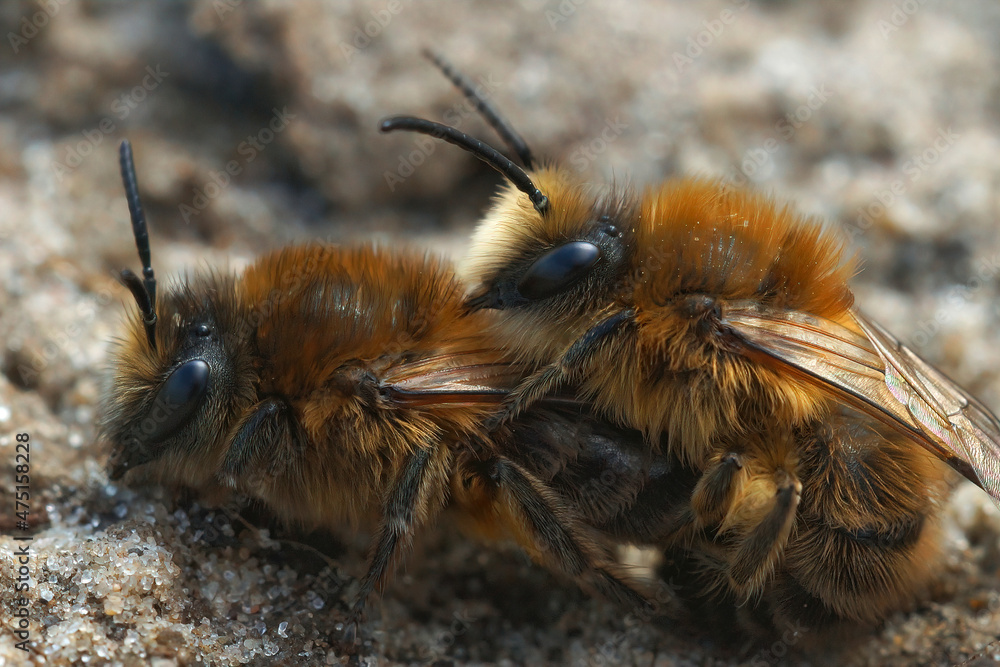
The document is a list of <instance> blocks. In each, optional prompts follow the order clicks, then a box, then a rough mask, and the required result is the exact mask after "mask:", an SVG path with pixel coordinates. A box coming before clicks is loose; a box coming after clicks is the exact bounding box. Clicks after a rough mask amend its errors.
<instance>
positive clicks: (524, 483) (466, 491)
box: [456, 458, 653, 609]
mask: <svg viewBox="0 0 1000 667" xmlns="http://www.w3.org/2000/svg"><path fill="white" fill-rule="evenodd" d="M459 477H460V478H464V479H465V481H464V488H463V490H462V491H460V493H459V494H457V497H456V501H458V503H459V505H460V506H462V507H463V508H464V509H466V510H469V515H470V516H473V517H474V515H475V514H479V515H480V519H479V520H480V523H492V522H495V521H496V519H497V518H498V517H499V519H500V521H501V522H502V523H504V525H505V526H506V528H507V530H508V532H509V533H510V535H511V536H513V537H514V538H515V539H516V540H517V542H518V543H519V544H520V545H521V547H522V548H524V549H525V551H527V552H528V553H529V554H530V555H531V556H532V557H533V558H534V559H535V560H536V561H538V562H540V563H542V564H545V565H548V566H550V567H552V568H553V569H555V570H556V571H558V572H563V573H565V574H567V575H568V576H570V577H572V578H573V579H574V580H576V582H577V583H578V584H579V585H580V586H581V587H582V588H584V589H586V590H591V591H596V592H597V593H599V594H600V595H602V596H604V597H605V598H607V599H609V600H612V601H613V602H616V603H619V604H621V605H623V606H625V607H627V608H633V609H634V608H646V607H648V606H650V605H651V604H653V603H651V601H650V600H648V599H647V598H646V597H645V596H643V595H642V594H640V593H639V592H637V591H636V590H634V589H633V588H632V587H630V586H629V585H628V584H626V583H625V582H624V581H623V580H622V579H621V578H620V577H618V576H617V575H616V574H615V573H614V572H613V571H612V569H611V563H610V561H611V558H610V556H604V555H601V554H600V551H601V548H600V546H599V545H598V544H597V543H596V542H595V541H594V540H592V539H589V538H588V537H587V536H586V535H584V533H583V532H582V531H581V530H580V528H579V527H578V525H577V522H576V520H575V518H574V517H573V515H572V513H571V511H570V510H569V509H568V508H567V507H566V505H565V503H563V502H562V500H561V499H560V498H559V497H558V496H557V494H556V493H555V492H554V491H552V490H551V489H549V488H547V487H546V486H545V484H544V483H543V482H542V481H541V480H539V479H538V478H536V477H535V476H533V475H532V474H531V473H530V472H528V471H527V470H525V469H524V468H522V467H521V466H519V465H517V464H516V463H514V462H513V461H510V460H508V459H504V458H494V459H492V460H489V461H485V462H484V461H478V462H476V463H475V464H473V465H472V466H471V467H470V469H469V470H464V471H461V474H460V475H459ZM477 508H478V510H477ZM484 508H485V509H486V511H483V509H484ZM474 518H475V517H474ZM483 532H484V533H487V534H495V528H493V529H491V526H488V525H487V526H483Z"/></svg>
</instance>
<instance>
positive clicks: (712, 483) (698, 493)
mask: <svg viewBox="0 0 1000 667" xmlns="http://www.w3.org/2000/svg"><path fill="white" fill-rule="evenodd" d="M742 470H743V456H741V455H740V454H738V453H736V452H729V453H727V454H725V455H724V456H722V457H721V458H720V459H719V461H718V462H717V463H716V464H715V465H713V466H711V467H710V468H709V469H708V470H707V471H706V472H705V474H704V475H702V477H701V479H699V480H698V483H697V484H696V485H695V487H694V492H693V493H692V494H691V509H692V510H693V511H694V514H695V516H696V517H697V518H698V522H699V523H700V524H701V525H702V526H703V527H708V526H718V525H719V524H720V523H722V520H723V519H724V518H725V516H726V514H728V513H729V508H730V507H732V505H733V498H735V497H736V495H737V493H738V491H739V487H740V481H741V477H740V471H742Z"/></svg>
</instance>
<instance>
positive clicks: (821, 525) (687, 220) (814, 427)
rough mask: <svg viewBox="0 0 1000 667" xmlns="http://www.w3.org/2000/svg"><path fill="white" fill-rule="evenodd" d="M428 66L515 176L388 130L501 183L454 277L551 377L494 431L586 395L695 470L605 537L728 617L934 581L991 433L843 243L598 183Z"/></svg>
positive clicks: (717, 194) (815, 226) (902, 597)
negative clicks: (914, 346)
mask: <svg viewBox="0 0 1000 667" xmlns="http://www.w3.org/2000/svg"><path fill="white" fill-rule="evenodd" d="M429 57H430V59H431V60H432V61H434V63H435V64H436V65H437V66H438V68H439V69H441V70H442V71H443V72H444V74H445V75H446V76H447V77H448V78H449V79H451V81H452V82H453V83H454V84H455V85H456V86H457V87H458V88H459V89H460V90H462V91H463V92H464V94H465V95H466V96H467V97H468V98H469V99H470V100H471V101H473V102H474V103H475V105H476V106H477V108H478V109H479V110H480V111H481V113H482V115H483V117H484V118H485V119H486V121H487V122H488V124H489V125H490V126H491V127H492V128H493V129H494V130H496V132H497V133H498V135H499V136H500V138H501V139H502V140H503V142H504V143H505V144H506V146H507V147H508V148H509V149H510V150H511V151H512V152H513V153H514V154H515V155H516V156H517V157H518V158H519V160H520V162H521V163H522V164H523V165H524V167H523V168H522V167H521V166H519V165H517V164H516V163H515V162H513V161H512V160H510V159H508V158H507V157H505V156H503V155H502V154H501V153H500V152H499V151H497V150H496V149H494V148H493V147H491V146H489V145H488V144H485V143H484V142H482V141H479V140H477V139H474V138H472V137H470V136H468V135H466V134H464V133H462V132H460V131H458V130H457V129H455V128H453V127H450V126H447V125H443V124H440V123H436V122H432V121H429V120H426V119H421V118H416V117H413V116H397V117H392V118H388V119H386V120H384V121H382V123H381V125H380V129H381V130H382V131H384V132H392V131H399V130H404V131H413V132H419V133H424V134H429V135H432V136H435V137H437V138H440V139H443V140H445V141H446V142H449V143H452V144H454V145H456V146H458V147H460V148H462V149H463V150H465V151H468V152H469V153H471V154H472V155H473V156H475V157H476V158H478V159H480V160H482V161H484V162H485V163H486V164H488V165H489V166H490V167H492V168H493V169H495V170H496V171H498V172H500V173H501V174H502V175H503V176H504V177H505V179H506V180H507V182H508V183H507V185H506V186H505V187H504V188H503V189H502V190H501V192H500V193H499V195H498V196H497V198H496V201H495V203H494V204H493V206H492V208H491V209H490V210H489V211H488V212H487V213H486V215H485V217H484V219H483V220H482V222H480V223H479V226H478V228H477V229H476V231H475V233H474V235H473V237H472V242H471V249H470V250H469V252H468V257H467V258H466V260H465V261H464V263H463V264H462V265H461V267H460V275H461V276H462V277H463V279H464V281H465V282H466V283H467V285H468V286H469V293H468V296H467V300H466V306H467V307H468V309H469V311H470V312H483V311H494V315H495V316H494V318H493V320H492V323H491V328H490V331H491V333H492V334H493V335H494V336H495V339H496V341H498V343H499V344H500V345H501V346H502V347H503V348H504V349H505V350H507V351H508V352H509V353H510V354H511V355H512V356H513V357H514V358H516V359H517V360H518V361H520V362H523V363H526V364H528V365H530V366H531V367H533V368H535V369H536V370H534V371H533V372H532V373H531V374H530V375H528V376H527V377H526V378H525V379H524V380H522V381H521V383H520V384H519V385H518V387H517V388H516V390H514V391H513V392H512V393H511V394H510V395H509V396H508V397H507V398H506V399H504V401H503V404H502V406H501V408H500V409H499V411H498V413H497V415H496V416H495V417H494V418H493V420H492V424H493V425H494V426H497V425H502V424H503V423H505V422H506V421H508V420H510V419H512V418H515V417H516V416H517V415H519V414H522V413H523V411H524V410H526V409H530V407H531V406H532V405H535V404H537V401H539V400H543V399H544V397H546V396H550V395H552V394H553V393H556V392H559V391H565V390H566V389H567V388H572V389H573V390H574V391H576V392H577V395H578V396H579V397H581V398H582V399H583V400H586V401H588V402H590V403H592V404H593V405H594V406H595V409H596V410H597V411H598V412H599V413H600V414H601V415H603V416H605V417H606V418H608V419H610V420H612V421H616V422H621V423H623V424H624V425H625V426H628V427H631V428H635V429H637V430H640V431H642V432H643V433H644V434H645V436H646V438H647V440H648V442H649V444H648V445H647V446H648V447H649V448H650V449H653V450H657V451H660V450H663V451H666V452H667V453H668V454H670V455H672V456H675V457H677V458H678V459H679V460H680V461H681V462H682V463H683V464H684V465H686V466H689V467H691V468H692V469H694V470H696V471H698V479H697V482H696V484H695V485H694V487H693V489H692V490H691V493H690V496H689V497H688V498H687V500H686V503H685V506H684V508H682V510H681V513H682V515H683V516H684V519H683V520H682V521H679V522H678V521H663V520H662V519H663V517H661V516H659V514H658V513H657V512H655V511H654V512H647V511H643V510H644V509H645V506H644V503H645V502H653V501H654V500H655V499H652V498H651V497H647V500H641V499H637V500H636V502H635V504H634V505H633V507H632V510H633V511H634V512H635V514H636V515H637V516H642V517H645V519H641V520H640V519H636V520H633V521H631V522H619V523H618V524H617V525H616V526H612V527H608V529H609V530H613V532H615V533H616V534H617V536H618V537H619V538H620V539H623V540H627V541H632V542H637V543H644V544H653V545H656V546H658V547H660V548H662V549H663V550H664V553H665V555H666V559H665V560H666V562H665V565H664V571H665V572H666V573H667V574H669V575H670V576H671V577H672V578H673V579H674V581H679V582H681V586H680V588H681V589H683V590H681V592H680V594H681V596H682V597H685V598H686V599H687V600H688V601H689V602H690V603H691V606H692V608H696V609H700V610H702V611H705V612H706V613H709V614H710V615H712V616H714V617H715V618H716V619H718V618H725V617H727V615H729V616H733V617H738V619H739V620H742V621H744V626H745V627H748V628H760V627H768V626H769V625H770V626H772V627H777V628H780V627H782V626H783V624H784V623H786V622H788V621H789V620H796V621H800V622H804V623H807V624H808V625H809V626H810V627H812V628H815V627H819V626H839V625H849V624H856V623H875V622H878V621H879V620H880V619H882V618H884V617H885V616H886V615H887V614H888V613H889V612H890V611H893V610H896V609H899V608H903V607H905V606H907V605H908V604H910V602H911V601H912V600H913V599H914V598H915V596H916V595H917V594H918V593H919V592H920V591H921V590H922V588H924V586H925V585H926V583H927V582H928V581H929V580H930V578H931V577H932V576H933V574H934V572H935V562H936V560H935V559H936V557H937V555H938V553H939V541H940V540H939V534H938V527H937V522H936V515H937V513H938V511H939V504H940V501H941V499H942V497H943V494H944V493H945V491H946V487H947V475H946V472H947V469H946V468H945V466H943V465H941V461H944V462H945V463H947V464H948V465H949V466H951V467H952V468H954V469H955V470H957V471H958V472H960V473H962V474H963V475H964V476H965V477H966V478H968V479H970V480H972V481H973V482H975V483H976V484H978V485H979V486H980V487H981V488H983V489H985V490H986V491H987V492H988V493H989V494H990V496H991V497H992V498H993V499H994V500H1000V422H998V421H997V418H996V417H995V416H994V415H993V414H992V413H991V412H990V411H989V410H988V409H987V408H986V407H984V406H983V405H982V404H981V403H980V402H979V401H977V400H976V399H974V398H973V397H972V396H970V395H969V394H968V393H966V392H965V391H964V390H963V389H961V388H960V387H958V386H957V385H956V384H955V383H954V382H952V381H951V380H949V379H948V378H947V377H945V376H944V375H943V374H942V373H941V372H939V371H938V370H936V369H935V368H933V367H932V366H930V365H929V364H928V363H927V362H925V361H924V360H922V359H921V358H920V357H919V356H917V355H916V354H915V353H914V352H913V351H912V350H910V349H908V348H907V347H906V346H904V345H902V344H901V343H900V342H899V341H898V340H897V339H896V338H894V337H893V336H892V335H891V334H889V333H888V332H887V331H885V330H884V329H883V328H882V327H880V326H879V325H878V324H876V323H874V322H873V321H871V320H869V319H868V318H867V317H866V316H864V315H863V314H862V313H861V312H860V311H859V309H858V308H857V307H856V306H855V304H854V297H853V294H852V292H851V289H850V287H849V285H848V279H849V278H850V277H851V275H852V274H853V273H854V272H855V270H856V266H855V263H854V262H853V261H852V259H851V258H849V257H848V255H847V253H846V251H845V244H844V243H843V242H842V239H841V237H840V236H838V234H837V233H836V231H835V230H833V229H832V228H831V227H829V226H823V225H822V224H820V223H819V222H818V221H816V220H812V219H807V218H803V217H802V216H800V215H798V214H797V213H795V212H794V210H792V209H791V208H790V207H788V206H782V205H779V204H777V203H775V202H774V201H773V200H772V199H771V198H769V197H767V196H764V195H761V194H758V193H756V192H753V191H750V190H747V189H742V188H739V187H735V186H733V185H730V184H727V183H725V182H723V181H719V180H710V179H698V178H682V179H677V180H668V181H666V182H663V183H660V184H657V185H653V186H649V187H646V188H643V189H642V190H636V189H635V188H632V187H630V186H627V185H622V184H614V185H610V186H592V185H589V184H586V183H583V182H582V181H581V179H580V178H579V177H578V176H577V175H576V174H574V173H573V172H571V171H570V170H569V169H567V168H565V167H562V166H559V165H552V164H539V163H538V162H536V160H535V158H534V156H533V155H532V152H531V151H530V149H529V148H528V146H527V143H526V142H525V141H524V139H523V138H522V137H521V136H520V135H519V134H518V133H517V132H516V131H515V130H514V129H513V128H512V127H511V125H510V124H509V123H508V122H507V121H506V120H505V119H504V118H503V117H502V116H501V115H500V114H499V112H498V111H497V110H496V109H495V108H494V107H493V106H492V105H491V103H490V102H489V101H487V100H486V99H484V98H482V97H481V96H479V95H478V94H477V93H476V91H475V90H474V87H473V86H472V85H471V84H470V82H469V81H468V79H466V78H465V77H464V76H463V75H462V74H460V73H459V72H457V71H456V70H455V69H454V68H453V67H451V66H450V65H449V64H448V63H446V62H444V61H443V60H442V59H441V58H440V57H438V56H436V55H434V54H429ZM669 507H670V508H671V509H672V510H676V509H677V505H676V504H672V505H669ZM721 625H722V626H723V627H727V628H729V627H732V624H730V623H722V624H721Z"/></svg>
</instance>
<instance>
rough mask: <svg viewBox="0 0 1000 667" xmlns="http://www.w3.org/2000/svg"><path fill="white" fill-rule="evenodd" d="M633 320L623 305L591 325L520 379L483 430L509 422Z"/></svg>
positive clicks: (633, 317) (629, 309) (569, 374)
mask: <svg viewBox="0 0 1000 667" xmlns="http://www.w3.org/2000/svg"><path fill="white" fill-rule="evenodd" d="M634 322H635V311H634V310H632V309H631V308H626V309H625V310H620V311H618V312H616V313H614V314H612V315H609V316H608V317H606V318H604V319H603V320H601V321H600V322H598V323H597V324H595V325H594V326H592V327H591V328H590V329H588V330H587V332H586V333H584V334H583V335H582V336H580V337H579V338H578V339H576V341H574V342H573V344H572V345H570V346H569V348H567V349H566V351H565V352H563V353H562V355H560V357H559V359H557V360H556V361H554V362H552V363H551V364H549V365H548V366H544V367H542V368H540V369H538V370H537V371H535V372H534V373H532V374H531V375H530V376H528V377H527V378H526V379H524V380H523V381H522V382H521V384H520V385H518V387H517V388H516V389H515V390H514V391H512V392H511V393H510V394H509V395H508V396H507V398H506V399H504V401H503V403H502V404H501V407H500V410H499V412H497V413H496V414H495V415H494V416H493V417H492V418H491V419H490V420H489V421H487V423H486V427H487V429H488V430H489V431H491V432H492V431H495V430H496V429H498V428H500V427H501V426H502V425H503V424H506V423H508V422H510V421H511V420H512V419H513V418H514V417H516V416H517V415H519V414H520V413H521V412H523V411H524V410H525V409H526V408H527V407H528V406H530V405H531V404H532V403H534V402H535V401H537V400H538V399H539V398H542V397H543V396H547V395H548V394H550V393H552V390H554V389H555V388H556V387H558V386H559V385H560V384H562V383H564V382H566V381H567V380H569V379H570V378H571V377H573V375H574V374H576V373H577V372H579V371H580V369H582V368H583V367H584V366H585V365H586V364H587V362H588V361H590V359H591V358H592V357H593V355H594V353H595V352H597V350H598V349H599V348H600V346H601V345H602V344H603V343H604V342H605V341H607V340H608V339H609V338H610V337H611V336H613V335H614V334H616V333H618V332H620V331H621V330H622V329H623V328H624V327H626V326H628V325H631V324H633V323H634Z"/></svg>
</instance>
